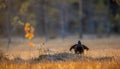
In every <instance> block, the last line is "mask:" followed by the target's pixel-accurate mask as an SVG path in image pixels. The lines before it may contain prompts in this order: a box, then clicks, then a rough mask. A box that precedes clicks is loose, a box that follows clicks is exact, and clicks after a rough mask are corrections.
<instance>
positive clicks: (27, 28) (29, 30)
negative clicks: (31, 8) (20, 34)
mask: <svg viewBox="0 0 120 69" xmlns="http://www.w3.org/2000/svg"><path fill="white" fill-rule="evenodd" d="M24 30H25V33H26V34H25V37H26V38H27V39H29V40H31V39H33V38H34V28H33V27H32V26H31V25H30V23H26V24H25V27H24ZM28 45H29V46H34V43H33V42H29V43H28Z"/></svg>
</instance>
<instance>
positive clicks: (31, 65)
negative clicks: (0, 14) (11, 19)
mask: <svg viewBox="0 0 120 69" xmlns="http://www.w3.org/2000/svg"><path fill="white" fill-rule="evenodd" d="M78 40H79V39H78V38H76V37H75V38H66V39H55V40H49V41H47V42H45V45H44V50H43V48H42V49H41V48H40V47H41V45H42V42H44V40H42V39H39V38H36V39H34V40H33V42H35V44H36V46H35V47H29V46H27V41H26V40H25V39H18V38H13V43H12V44H11V45H10V46H11V47H10V49H9V51H7V50H6V49H5V46H6V39H0V49H1V50H2V51H4V55H7V56H6V57H7V58H8V60H7V61H6V59H4V60H5V61H4V60H2V61H0V69H120V37H117V38H116V37H114V38H113V37H111V38H101V39H91V38H90V39H81V41H82V43H84V44H85V45H87V46H88V47H89V48H90V51H88V52H87V53H86V54H85V55H82V56H81V55H75V54H73V53H71V52H69V47H70V46H71V45H72V44H74V43H76V42H77V41H78ZM31 58H32V59H31Z"/></svg>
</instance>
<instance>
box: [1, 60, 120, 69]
mask: <svg viewBox="0 0 120 69" xmlns="http://www.w3.org/2000/svg"><path fill="white" fill-rule="evenodd" d="M0 69H120V63H116V62H114V61H112V62H51V63H34V64H30V63H21V64H18V63H3V64H0Z"/></svg>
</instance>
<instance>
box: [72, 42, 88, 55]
mask: <svg viewBox="0 0 120 69" xmlns="http://www.w3.org/2000/svg"><path fill="white" fill-rule="evenodd" d="M72 49H74V52H75V54H82V53H84V50H87V51H88V50H89V48H88V47H87V46H85V45H83V44H81V42H80V41H78V44H75V45H73V46H71V47H70V51H71V50H72Z"/></svg>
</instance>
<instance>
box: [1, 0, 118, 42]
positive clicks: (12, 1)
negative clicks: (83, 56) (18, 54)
mask: <svg viewBox="0 0 120 69" xmlns="http://www.w3.org/2000/svg"><path fill="white" fill-rule="evenodd" d="M25 23H30V24H31V25H32V26H34V28H35V37H36V36H40V37H45V38H47V39H53V38H56V37H62V38H64V37H67V36H71V35H72V36H76V35H77V36H79V37H80V38H82V37H83V38H84V35H92V36H95V37H103V36H105V37H106V36H110V35H119V34H120V1H119V0H0V37H6V38H8V39H9V40H11V38H12V37H15V36H18V37H19V36H22V37H24V35H25V32H24V25H25Z"/></svg>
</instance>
